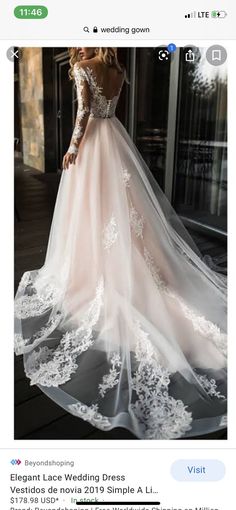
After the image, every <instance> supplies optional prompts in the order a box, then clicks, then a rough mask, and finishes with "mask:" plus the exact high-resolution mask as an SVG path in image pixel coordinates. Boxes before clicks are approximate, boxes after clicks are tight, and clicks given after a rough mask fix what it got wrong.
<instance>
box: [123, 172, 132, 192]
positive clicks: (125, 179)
mask: <svg viewBox="0 0 236 510" xmlns="http://www.w3.org/2000/svg"><path fill="white" fill-rule="evenodd" d="M122 179H123V183H124V185H125V187H126V188H129V187H130V179H131V175H130V173H129V172H128V170H127V169H126V168H123V169H122Z"/></svg>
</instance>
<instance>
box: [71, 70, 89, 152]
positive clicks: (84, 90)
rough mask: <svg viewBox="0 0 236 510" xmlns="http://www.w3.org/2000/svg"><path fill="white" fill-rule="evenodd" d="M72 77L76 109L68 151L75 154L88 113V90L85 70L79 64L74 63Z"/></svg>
mask: <svg viewBox="0 0 236 510" xmlns="http://www.w3.org/2000/svg"><path fill="white" fill-rule="evenodd" d="M74 77H75V83H76V88H77V100H78V109H77V115H76V120H75V127H74V131H73V134H72V138H71V142H70V146H69V149H68V152H70V153H76V154H77V152H78V149H79V145H80V142H81V140H82V138H83V135H84V132H85V129H86V126H87V122H88V118H89V114H90V90H89V84H88V77H87V74H86V71H85V70H84V69H83V68H82V67H80V66H79V64H75V67H74Z"/></svg>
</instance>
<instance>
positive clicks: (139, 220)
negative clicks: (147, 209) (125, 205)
mask: <svg viewBox="0 0 236 510" xmlns="http://www.w3.org/2000/svg"><path fill="white" fill-rule="evenodd" d="M130 225H131V228H132V230H133V232H134V233H135V235H136V237H138V238H139V237H140V238H141V239H143V227H144V217H143V216H140V215H139V213H138V211H136V209H135V207H134V206H133V204H131V205H130Z"/></svg>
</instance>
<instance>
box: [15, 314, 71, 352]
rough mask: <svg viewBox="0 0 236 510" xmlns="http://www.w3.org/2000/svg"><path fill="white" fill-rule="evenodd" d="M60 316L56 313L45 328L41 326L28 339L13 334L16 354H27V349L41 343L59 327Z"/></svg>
mask: <svg viewBox="0 0 236 510" xmlns="http://www.w3.org/2000/svg"><path fill="white" fill-rule="evenodd" d="M61 316H62V314H61V312H59V311H57V312H56V314H55V315H53V317H51V318H50V319H49V321H48V322H47V323H46V324H45V326H43V327H42V328H41V329H40V330H39V331H37V332H36V333H35V334H34V335H32V337H30V338H25V337H24V336H23V335H22V334H21V333H15V336H14V345H15V352H16V354H17V355H19V354H24V353H25V352H27V347H28V348H29V349H32V348H33V347H35V346H36V345H37V344H38V343H39V342H42V341H43V340H44V339H46V338H47V337H48V336H49V335H50V334H51V333H52V331H54V330H55V328H56V327H57V326H58V325H59V323H60V321H61Z"/></svg>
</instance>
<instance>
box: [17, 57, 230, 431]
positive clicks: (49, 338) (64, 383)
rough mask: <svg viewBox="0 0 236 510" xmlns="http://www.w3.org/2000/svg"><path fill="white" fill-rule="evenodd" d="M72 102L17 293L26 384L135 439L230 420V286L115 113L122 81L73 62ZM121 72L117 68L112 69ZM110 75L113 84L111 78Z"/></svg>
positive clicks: (74, 411)
mask: <svg viewBox="0 0 236 510" xmlns="http://www.w3.org/2000/svg"><path fill="white" fill-rule="evenodd" d="M74 75H75V81H76V86H77V94H78V113H77V118H76V124H75V129H74V132H73V137H72V142H71V146H70V150H69V151H71V152H73V151H74V149H75V145H74V142H75V141H78V140H80V141H81V144H80V148H79V153H78V156H77V159H76V162H75V164H73V165H71V166H70V168H69V169H68V170H64V171H63V173H62V177H61V182H60V187H59V191H58V196H57V201H56V206H55V211H54V216H53V221H52V226H51V232H50V237H49V243H48V248H47V255H46V260H45V264H44V266H43V267H42V268H41V269H39V270H37V271H35V270H34V271H28V272H26V273H25V274H24V275H23V277H22V280H21V282H20V284H19V288H18V291H17V294H16V299H15V351H16V354H18V355H19V354H23V355H24V368H25V373H26V376H27V377H28V378H29V379H30V384H32V385H34V384H36V385H37V386H38V387H39V388H40V389H41V390H42V391H43V392H44V393H45V394H46V395H48V396H49V397H50V398H51V399H53V400H54V401H55V402H56V403H57V404H59V405H60V406H62V407H63V408H64V409H65V410H66V411H68V412H69V413H71V414H73V415H74V416H77V417H79V418H83V419H84V420H86V421H88V422H90V424H92V425H93V426H95V427H97V428H99V429H102V430H104V431H108V430H110V429H112V428H114V427H124V428H126V429H128V430H130V431H131V432H132V433H133V434H134V435H135V436H136V437H137V438H140V439H177V438H185V437H194V436H196V435H201V434H206V433H209V432H212V431H216V430H220V429H221V428H224V427H225V424H226V422H225V417H226V286H225V281H224V279H223V277H221V276H220V275H219V274H217V273H216V272H214V271H213V270H212V269H211V268H209V267H208V266H207V265H206V264H205V263H204V261H203V260H202V259H201V257H200V254H199V253H198V251H197V248H196V246H195V245H194V243H193V241H192V239H191V237H190V236H189V234H188V233H187V231H186V230H185V228H184V226H183V225H182V223H181V221H180V220H179V218H178V216H177V215H176V213H175V212H174V210H173V209H172V207H171V205H170V204H169V202H168V201H167V199H166V197H165V196H164V194H163V193H162V191H161V190H160V188H159V186H158V184H157V183H156V181H155V180H154V178H153V176H152V174H151V172H150V171H149V169H148V168H147V166H146V164H145V162H144V161H143V159H142V157H141V155H140V154H139V152H138V150H137V149H136V147H135V146H134V144H133V142H132V140H131V139H130V137H129V135H128V133H127V132H126V130H125V128H124V127H123V126H122V124H121V123H120V122H119V120H118V119H117V117H116V116H115V109H116V105H117V102H118V98H119V94H120V90H121V88H122V85H120V86H119V87H118V88H117V81H116V85H114V86H113V82H112V80H110V82H109V80H108V81H107V80H105V78H104V76H105V75H104V73H103V67H102V64H97V65H92V64H91V65H90V64H89V63H88V62H87V63H86V65H85V62H83V63H80V64H75V68H74ZM114 83H115V82H114ZM109 87H110V89H109Z"/></svg>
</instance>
